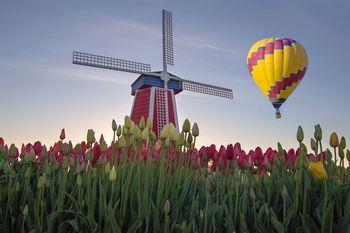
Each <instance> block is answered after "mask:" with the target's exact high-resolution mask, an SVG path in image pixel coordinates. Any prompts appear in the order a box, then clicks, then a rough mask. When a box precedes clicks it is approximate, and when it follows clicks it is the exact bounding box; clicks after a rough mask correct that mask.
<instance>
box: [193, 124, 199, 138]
mask: <svg viewBox="0 0 350 233" xmlns="http://www.w3.org/2000/svg"><path fill="white" fill-rule="evenodd" d="M192 135H193V137H198V136H199V128H198V125H197V123H196V122H195V123H193V126H192Z"/></svg>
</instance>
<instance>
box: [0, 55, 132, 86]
mask: <svg viewBox="0 0 350 233" xmlns="http://www.w3.org/2000/svg"><path fill="white" fill-rule="evenodd" d="M1 66H3V67H8V68H11V69H13V70H16V71H19V72H24V73H27V72H29V73H39V74H40V76H45V77H47V78H63V79H66V78H69V79H81V80H90V81H97V82H108V83H114V84H119V85H125V86H129V85H130V80H129V79H128V78H126V77H125V76H134V75H125V73H124V74H120V73H119V72H113V74H112V73H109V72H108V71H101V72H98V73H97V72H96V71H93V70H90V69H85V70H84V68H81V67H77V66H73V65H70V66H66V64H55V65H53V64H44V63H39V62H31V61H14V60H8V59H4V58H0V67H1Z"/></svg>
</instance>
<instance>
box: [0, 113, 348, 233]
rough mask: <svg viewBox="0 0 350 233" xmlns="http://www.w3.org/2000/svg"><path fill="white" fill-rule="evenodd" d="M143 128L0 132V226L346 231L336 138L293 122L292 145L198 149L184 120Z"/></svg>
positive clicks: (344, 154) (344, 175) (342, 154)
mask: <svg viewBox="0 0 350 233" xmlns="http://www.w3.org/2000/svg"><path fill="white" fill-rule="evenodd" d="M151 129H152V122H151V121H150V120H148V121H145V120H144V119H143V118H142V119H141V121H140V123H139V124H138V125H136V124H135V123H133V122H132V121H131V120H130V118H129V117H125V121H124V123H123V125H118V124H117V123H116V122H115V121H114V120H113V121H112V130H111V134H113V141H111V142H108V143H107V142H106V141H105V139H104V137H103V136H102V135H101V136H98V137H97V135H95V133H94V131H93V130H92V129H89V130H88V132H87V135H86V136H87V137H86V140H85V141H83V142H80V143H77V144H73V143H72V142H71V141H69V140H67V138H66V132H65V130H62V132H61V134H60V135H58V136H59V137H57V142H56V143H55V144H54V145H51V146H48V145H46V146H45V145H43V144H42V143H41V142H35V143H34V144H27V145H25V144H23V145H22V146H21V147H16V146H15V145H14V144H10V145H9V144H7V143H6V140H5V141H4V139H3V138H1V137H0V206H1V208H0V232H313V233H314V232H315V233H317V232H322V233H324V232H350V168H349V166H348V163H346V160H348V161H349V160H350V151H349V149H347V146H346V140H345V138H344V137H339V138H338V135H337V134H336V133H332V134H331V136H330V138H328V136H327V138H325V137H324V135H322V129H321V127H320V126H319V125H316V126H315V133H314V137H313V138H312V139H305V138H304V133H303V129H302V128H301V127H299V128H298V129H297V131H296V141H297V142H298V143H299V147H298V148H292V149H290V148H288V149H287V148H283V147H282V145H281V144H279V143H278V144H277V145H276V148H268V149H267V150H264V151H263V150H262V149H261V148H260V147H256V148H253V149H252V150H249V151H245V150H243V149H242V148H241V145H240V144H239V143H235V144H230V145H227V146H220V147H216V146H215V145H211V146H208V147H206V146H203V147H198V148H197V146H196V140H197V137H199V128H198V125H197V124H196V123H194V124H193V125H191V124H190V122H189V121H188V120H185V122H184V124H183V127H182V129H180V132H178V131H177V130H176V129H175V127H174V125H172V124H169V125H166V126H165V127H164V129H163V131H162V132H161V134H160V137H159V139H157V136H156V134H155V133H154V132H152V131H151ZM67 136H68V134H67ZM291 137H294V135H291ZM306 144H307V146H306ZM307 148H311V150H309V151H308V149H307Z"/></svg>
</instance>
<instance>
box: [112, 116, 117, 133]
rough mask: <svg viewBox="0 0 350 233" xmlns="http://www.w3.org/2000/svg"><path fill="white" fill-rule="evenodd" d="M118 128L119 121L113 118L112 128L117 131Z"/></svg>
mask: <svg viewBox="0 0 350 233" xmlns="http://www.w3.org/2000/svg"><path fill="white" fill-rule="evenodd" d="M117 129H118V125H117V122H115V120H114V119H113V120H112V130H113V131H114V132H115V131H117Z"/></svg>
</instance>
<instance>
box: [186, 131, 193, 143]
mask: <svg viewBox="0 0 350 233" xmlns="http://www.w3.org/2000/svg"><path fill="white" fill-rule="evenodd" d="M187 142H188V143H189V144H191V143H192V142H193V137H192V134H191V133H188V137H187Z"/></svg>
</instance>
